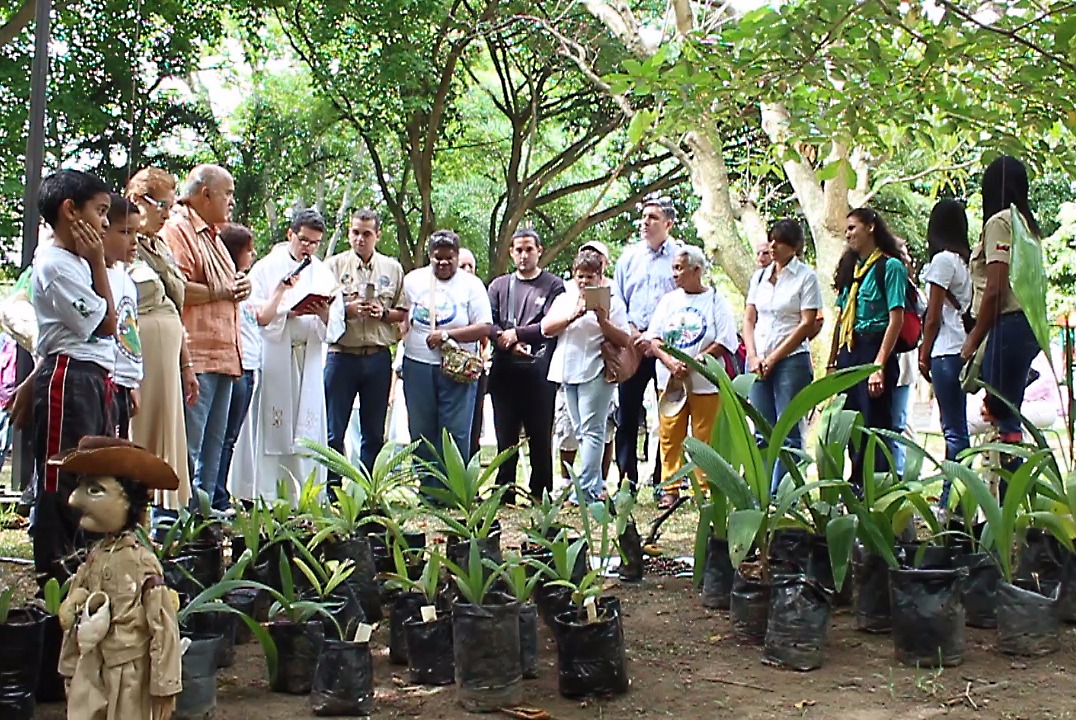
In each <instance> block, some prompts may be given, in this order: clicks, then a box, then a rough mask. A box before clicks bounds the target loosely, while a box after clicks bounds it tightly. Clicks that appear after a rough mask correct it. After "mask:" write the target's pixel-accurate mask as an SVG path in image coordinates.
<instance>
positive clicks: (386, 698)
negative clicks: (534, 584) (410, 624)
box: [37, 579, 1076, 720]
mask: <svg viewBox="0 0 1076 720" xmlns="http://www.w3.org/2000/svg"><path fill="white" fill-rule="evenodd" d="M611 592H613V593H614V594H616V595H617V596H619V597H620V598H621V602H622V604H623V608H624V632H625V637H626V641H627V653H628V662H629V674H630V676H631V690H630V692H629V693H628V694H627V695H624V696H621V697H618V698H613V699H608V700H592V701H588V702H584V703H580V702H572V701H568V700H565V699H563V698H561V697H560V696H559V695H558V694H557V670H556V659H555V655H556V648H555V645H554V643H553V639H552V637H551V636H550V635H549V633H548V632H545V631H544V628H543V635H542V638H541V640H542V646H541V663H540V667H541V677H540V678H539V679H537V680H531V681H525V689H524V693H525V699H526V703H527V704H528V705H530V706H534V707H539V708H542V709H544V710H546V711H547V712H549V713H550V715H551V716H552V717H553V718H556V719H557V720H582V719H583V718H587V719H590V718H633V717H649V718H656V717H683V718H702V717H717V718H789V717H805V718H843V719H845V720H847V719H849V718H856V719H858V720H875V719H877V720H913V719H914V720H920V719H925V718H933V717H940V716H947V717H952V718H972V717H975V718H1013V719H1015V718H1027V719H1029V720H1030V719H1039V718H1071V717H1074V716H1076V697H1074V695H1073V693H1072V692H1071V685H1070V683H1071V676H1069V675H1068V674H1067V672H1066V668H1068V667H1076V653H1074V651H1076V647H1074V645H1076V643H1074V640H1076V635H1074V632H1073V630H1072V629H1071V628H1067V629H1066V630H1065V632H1064V639H1063V641H1062V647H1063V649H1062V651H1061V652H1060V653H1058V654H1056V655H1053V656H1050V657H1047V658H1042V659H1033V660H1020V661H1013V660H1011V659H1009V658H1006V657H1003V656H1001V655H999V654H998V653H996V652H995V651H994V650H993V649H992V647H991V645H992V643H993V633H991V632H989V631H980V630H969V631H968V638H967V660H966V661H965V663H964V664H963V665H962V666H960V667H956V668H951V669H946V670H944V671H942V672H940V673H937V672H936V671H928V670H920V671H916V670H915V669H914V668H911V669H909V668H902V667H896V666H894V663H893V662H892V659H891V658H892V654H893V651H892V644H891V641H890V638H889V637H888V636H871V635H864V634H862V633H858V632H856V631H855V630H854V629H852V619H851V616H850V615H849V614H848V613H847V612H845V611H842V612H838V614H837V615H836V616H835V618H834V621H833V624H832V626H831V629H830V637H829V649H828V659H827V662H826V664H825V665H824V666H823V667H822V668H821V669H819V670H815V671H813V672H809V673H797V672H791V671H785V670H778V669H774V668H770V667H767V666H765V665H763V664H762V663H761V662H760V661H759V658H760V654H761V652H760V648H758V647H751V646H742V645H738V644H737V643H736V642H735V640H733V639H732V637H731V632H730V629H729V620H728V614H727V613H725V612H721V611H709V610H706V609H705V608H703V607H702V606H701V604H700V603H699V601H698V598H697V596H696V593H695V592H693V591H692V589H691V587H690V584H689V581H687V580H681V579H660V580H659V579H650V580H647V581H646V582H644V583H643V584H642V585H639V586H634V587H629V586H620V587H617V588H614V589H612V591H611ZM386 638H387V628H381V629H380V630H379V633H378V635H377V636H375V642H376V650H375V677H376V682H377V690H376V698H375V702H376V709H375V711H374V714H373V717H375V718H407V717H421V718H430V719H432V718H445V719H455V718H464V717H468V716H469V715H468V713H466V712H465V711H464V710H463V709H462V708H460V707H459V705H458V704H457V703H456V699H455V694H454V690H453V688H452V687H447V688H437V689H429V688H420V687H409V686H407V684H406V677H407V672H406V668H402V667H398V666H393V665H390V664H389V662H388V651H387V650H386V648H385V641H386ZM969 684H970V685H969ZM969 687H970V690H969ZM218 688H219V689H218V697H217V702H218V707H217V711H216V714H215V716H214V717H215V718H216V719H217V720H248V719H250V718H259V719H260V720H284V719H285V718H295V717H312V716H313V715H312V713H311V711H310V710H309V708H308V705H307V699H306V698H305V697H289V696H284V695H275V694H272V693H270V692H269V690H268V684H267V682H266V679H265V677H264V661H263V660H262V658H261V656H260V653H259V651H258V648H257V647H256V646H250V645H248V646H243V647H241V648H240V649H239V660H238V662H237V664H236V665H235V666H233V667H231V668H226V669H222V670H220V671H219V673H218ZM966 691H967V695H965V692H966ZM37 717H38V718H40V720H61V719H62V718H63V717H64V713H63V708H62V707H59V706H42V707H40V708H39V710H38V713H37Z"/></svg>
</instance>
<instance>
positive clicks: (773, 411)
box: [748, 352, 814, 491]
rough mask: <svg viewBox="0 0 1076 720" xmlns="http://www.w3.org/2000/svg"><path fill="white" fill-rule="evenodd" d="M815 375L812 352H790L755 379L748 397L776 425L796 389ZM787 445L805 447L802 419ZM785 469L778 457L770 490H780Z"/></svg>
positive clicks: (796, 391) (763, 415) (791, 433)
mask: <svg viewBox="0 0 1076 720" xmlns="http://www.w3.org/2000/svg"><path fill="white" fill-rule="evenodd" d="M812 379H814V371H813V370H812V368H811V354H810V353H807V352H801V353H796V354H795V355H789V356H788V357H786V358H784V359H783V360H781V361H780V362H779V363H777V364H776V365H774V366H773V368H772V369H771V370H770V374H769V377H767V378H759V379H758V380H755V384H754V385H752V386H751V394H750V395H749V397H748V399H749V400H750V402H751V404H752V405H754V406H755V409H756V410H758V411H759V413H760V414H761V415H762V417H764V418H766V422H768V423H769V424H770V425H771V426H773V425H774V424H776V423H777V418H779V417H781V413H783V412H784V411H785V408H787V407H788V405H789V403H791V402H792V398H794V397H796V393H798V392H799V391H801V390H803V388H805V387H807V386H808V385H810V384H811V380H812ZM785 446H786V447H793V448H801V449H802V448H803V437H802V435H801V433H800V423H796V426H795V427H794V428H792V430H791V431H790V432H789V433H788V437H787V438H786V439H785ZM786 472H787V470H786V469H785V465H784V463H783V462H781V461H780V460H778V461H777V462H776V463H775V464H774V466H773V479H772V480H771V482H770V490H771V491H776V490H777V486H778V485H779V484H780V483H781V479H782V478H783V477H784V476H785V473H786Z"/></svg>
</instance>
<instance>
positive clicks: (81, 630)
mask: <svg viewBox="0 0 1076 720" xmlns="http://www.w3.org/2000/svg"><path fill="white" fill-rule="evenodd" d="M49 464H50V465H54V466H58V467H59V468H60V469H61V470H62V471H66V472H71V473H75V474H77V475H79V481H78V487H76V488H75V491H74V492H73V493H71V499H70V503H71V507H73V508H76V509H78V510H79V511H80V512H81V513H82V517H81V520H80V521H79V525H80V526H81V528H82V529H83V530H85V531H86V532H91V533H99V534H103V535H104V538H102V539H101V540H100V541H98V543H97V544H96V545H94V546H93V548H92V549H91V550H90V554H89V556H88V557H87V559H86V561H85V562H84V563H83V564H82V565H81V566H80V567H79V569H78V572H77V573H75V577H74V578H73V579H72V581H71V590H70V592H69V593H68V595H67V599H66V600H64V602H63V604H62V605H61V606H60V613H59V617H60V624H61V626H62V627H63V630H64V639H63V645H62V646H61V650H60V666H59V671H60V674H61V675H63V676H64V678H65V679H66V681H67V718H68V720H168V719H169V718H170V717H171V716H172V711H173V710H174V709H175V701H176V696H177V695H178V694H179V692H180V690H182V687H183V686H182V674H181V657H182V654H183V653H182V649H181V647H180V640H179V625H178V623H177V621H176V611H177V610H178V608H179V599H178V597H177V596H176V594H175V592H174V591H173V590H171V589H169V588H168V587H167V586H166V585H165V584H164V577H163V573H162V570H161V565H160V563H159V562H158V561H157V558H156V557H155V556H154V554H153V551H152V550H150V549H149V548H147V547H146V546H145V545H143V544H142V543H141V542H140V541H139V540H138V538H137V537H136V536H135V534H134V530H135V528H137V527H138V526H139V525H140V524H141V522H142V521H143V519H144V515H145V512H146V507H147V505H148V504H149V500H150V492H151V491H163V490H168V491H174V490H175V489H176V487H177V486H178V485H179V478H178V477H176V473H175V471H174V470H172V468H171V467H170V466H169V465H168V464H167V463H166V462H164V461H163V460H161V459H160V458H158V457H156V456H154V455H153V454H152V453H150V452H148V451H146V450H144V449H142V448H140V447H138V446H136V445H134V444H132V443H130V442H128V441H126V440H119V439H116V438H106V437H94V436H90V437H85V438H83V439H82V441H81V442H79V444H78V448H77V449H75V450H71V451H68V452H66V453H63V454H61V455H58V456H55V457H52V458H50V459H49Z"/></svg>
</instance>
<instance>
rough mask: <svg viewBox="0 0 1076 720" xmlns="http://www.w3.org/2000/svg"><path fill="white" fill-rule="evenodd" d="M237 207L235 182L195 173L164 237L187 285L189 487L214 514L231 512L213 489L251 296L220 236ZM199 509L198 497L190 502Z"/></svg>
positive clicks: (221, 491) (214, 170)
mask: <svg viewBox="0 0 1076 720" xmlns="http://www.w3.org/2000/svg"><path fill="white" fill-rule="evenodd" d="M234 206H235V182H234V181H233V180H232V176H231V175H230V174H229V173H228V171H227V170H225V169H224V168H222V167H218V166H216V165H199V166H198V167H196V168H194V169H193V170H191V172H190V175H188V176H187V183H186V188H185V190H184V192H183V197H181V198H180V200H179V202H178V203H177V204H176V207H175V209H174V210H173V211H172V216H171V217H170V218H169V219H168V222H167V223H166V224H165V226H164V228H163V229H162V230H161V236H162V237H163V238H164V239H165V240H166V241H167V242H168V245H169V247H171V249H172V254H173V255H174V256H175V259H176V264H177V265H178V266H179V269H180V271H181V272H182V273H183V275H184V277H186V279H187V285H186V297H185V300H184V304H183V326H184V328H186V331H187V338H188V339H187V348H188V350H189V353H190V364H191V365H192V366H193V367H194V372H195V374H196V375H197V377H198V401H197V402H196V403H195V404H194V405H193V406H188V407H187V408H186V411H185V412H186V418H185V420H186V425H187V457H188V459H189V461H190V465H191V486H192V488H198V489H200V490H203V491H204V492H205V493H207V494H208V495H209V497H210V499H211V501H212V504H213V509H214V510H220V511H224V510H227V509H228V508H230V507H231V499H230V498H229V495H228V488H227V487H224V486H223V485H224V483H223V482H220V483H218V481H217V478H218V475H219V476H220V477H226V476H227V474H226V473H224V474H221V473H219V472H218V470H219V468H220V460H221V452H222V450H223V446H224V431H225V427H226V425H227V421H228V408H229V404H230V400H231V396H232V383H233V382H234V381H235V379H236V378H238V377H239V376H240V375H241V374H242V363H241V358H240V349H239V303H240V302H242V301H243V300H244V299H246V297H247V296H248V295H250V281H249V280H248V279H247V278H246V277H245V276H243V275H242V274H240V273H237V272H236V269H235V264H234V263H233V262H232V258H231V255H230V254H229V253H228V250H227V248H225V246H224V243H222V242H221V240H220V238H219V237H218V236H217V226H218V225H220V224H222V223H226V222H228V219H229V218H230V217H231V215H232V208H233V207H234ZM192 495H193V497H192V502H193V503H197V495H196V494H192Z"/></svg>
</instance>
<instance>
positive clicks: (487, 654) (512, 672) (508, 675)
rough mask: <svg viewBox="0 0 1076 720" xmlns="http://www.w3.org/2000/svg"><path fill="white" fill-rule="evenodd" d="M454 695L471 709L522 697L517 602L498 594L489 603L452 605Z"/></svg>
mask: <svg viewBox="0 0 1076 720" xmlns="http://www.w3.org/2000/svg"><path fill="white" fill-rule="evenodd" d="M452 647H453V653H454V654H453V664H454V665H455V670H456V696H457V698H458V699H459V701H460V704H461V705H462V706H463V707H464V708H465V709H467V710H469V711H471V712H493V711H495V710H497V709H498V708H501V707H512V706H515V705H519V704H520V703H521V702H522V701H523V686H522V680H523V674H522V665H521V662H520V653H519V650H520V645H519V603H517V602H516V601H515V600H513V599H512V598H509V597H506V596H504V595H501V594H499V593H495V594H492V595H490V596H487V599H486V604H483V605H473V604H471V603H464V602H457V603H456V604H455V605H453V607H452Z"/></svg>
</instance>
